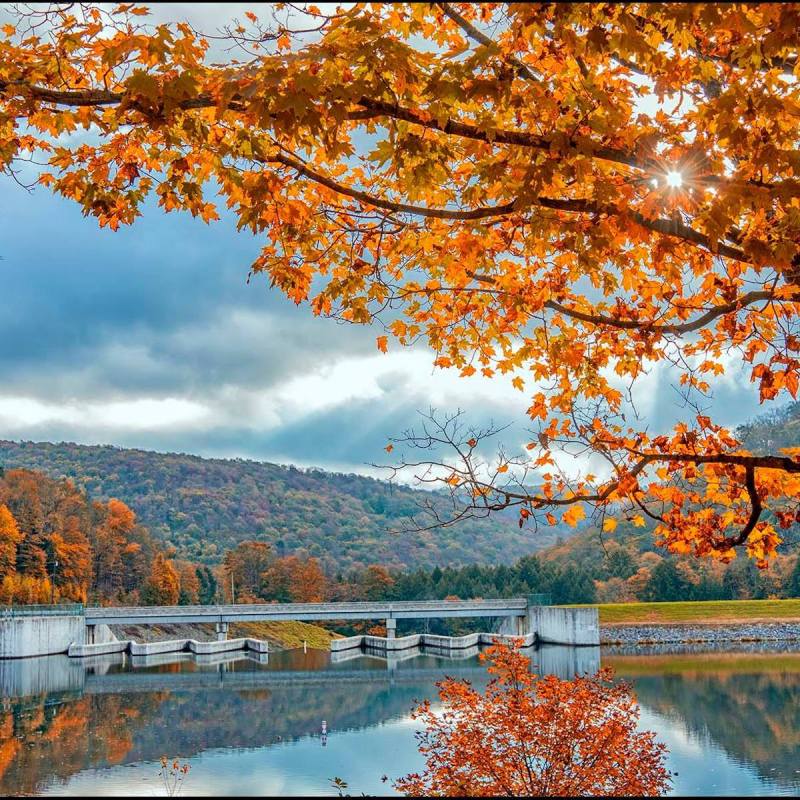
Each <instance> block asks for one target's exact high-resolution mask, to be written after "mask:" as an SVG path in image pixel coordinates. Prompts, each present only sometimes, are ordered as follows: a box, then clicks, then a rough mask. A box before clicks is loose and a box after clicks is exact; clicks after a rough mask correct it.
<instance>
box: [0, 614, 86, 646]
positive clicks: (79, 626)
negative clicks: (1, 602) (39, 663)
mask: <svg viewBox="0 0 800 800" xmlns="http://www.w3.org/2000/svg"><path fill="white" fill-rule="evenodd" d="M54 608H55V611H51V610H50V609H41V611H40V612H39V610H38V609H36V608H35V607H31V608H30V610H28V609H26V608H25V607H24V606H22V607H19V608H12V609H5V610H4V611H2V612H0V659H3V658H29V657H31V656H49V655H55V654H57V653H66V652H67V650H68V649H69V646H70V644H72V643H73V642H82V641H83V637H84V635H85V633H84V627H85V626H84V620H83V616H82V615H80V614H78V613H76V612H74V613H58V608H57V607H54Z"/></svg>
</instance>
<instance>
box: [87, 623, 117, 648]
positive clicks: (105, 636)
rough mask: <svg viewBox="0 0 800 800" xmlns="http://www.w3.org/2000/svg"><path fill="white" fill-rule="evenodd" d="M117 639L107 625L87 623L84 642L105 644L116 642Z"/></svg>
mask: <svg viewBox="0 0 800 800" xmlns="http://www.w3.org/2000/svg"><path fill="white" fill-rule="evenodd" d="M118 641H119V639H117V637H116V636H115V635H114V632H113V631H112V630H111V628H109V627H108V625H87V626H86V640H85V642H84V643H85V644H106V643H108V642H118Z"/></svg>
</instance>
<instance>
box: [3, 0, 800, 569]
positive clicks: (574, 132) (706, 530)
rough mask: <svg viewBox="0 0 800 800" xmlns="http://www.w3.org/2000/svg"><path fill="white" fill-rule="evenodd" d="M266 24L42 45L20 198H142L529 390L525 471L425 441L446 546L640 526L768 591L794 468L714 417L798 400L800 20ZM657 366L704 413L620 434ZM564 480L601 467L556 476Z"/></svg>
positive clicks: (27, 102)
mask: <svg viewBox="0 0 800 800" xmlns="http://www.w3.org/2000/svg"><path fill="white" fill-rule="evenodd" d="M274 13H275V18H274V19H273V20H272V21H266V22H265V21H264V20H260V19H258V18H257V17H256V16H255V15H254V14H251V13H248V14H247V15H246V17H247V19H246V20H244V21H242V22H236V21H235V22H233V23H232V24H231V26H230V27H228V28H227V29H225V31H224V32H223V33H221V34H219V36H218V38H221V39H223V40H224V41H223V42H222V43H221V44H222V45H231V44H232V45H233V46H234V48H238V49H234V50H233V51H231V49H230V47H225V48H223V50H224V53H225V54H226V56H225V58H224V59H223V60H222V62H220V61H219V59H216V60H215V59H214V58H212V57H211V56H210V55H209V46H210V44H209V43H210V41H213V37H208V36H206V37H204V36H203V35H202V34H201V33H199V32H197V31H195V30H194V29H193V28H192V27H190V25H188V24H186V23H183V22H177V23H175V24H157V25H156V24H152V23H149V17H148V14H147V10H146V9H145V8H142V7H138V6H134V5H131V4H125V5H121V6H119V7H117V8H116V9H113V10H111V11H106V10H101V9H100V8H98V7H93V6H92V5H88V4H75V3H70V4H63V5H57V6H54V7H52V8H50V9H48V10H36V8H35V7H34V8H33V10H29V11H28V12H24V13H22V14H21V16H20V17H19V19H18V20H17V22H16V24H10V23H9V24H6V25H5V26H4V28H3V32H2V38H0V167H2V168H3V169H4V170H5V171H6V172H7V173H9V174H12V175H16V176H17V179H18V180H22V177H21V176H20V175H19V174H18V173H19V170H20V169H21V168H22V166H23V165H22V162H24V161H26V160H28V161H32V162H33V163H34V164H35V165H41V166H36V167H34V168H35V169H36V170H37V176H36V180H37V181H38V183H39V184H41V185H44V186H48V187H50V188H51V189H52V190H54V191H55V192H58V193H60V194H61V195H63V196H65V197H68V198H71V199H73V200H74V201H76V202H77V203H78V204H80V206H81V207H82V209H83V210H84V212H85V213H86V214H89V215H93V216H95V217H96V218H97V219H98V220H99V223H100V225H103V226H110V227H111V228H114V229H116V228H117V227H118V226H119V225H121V224H130V223H133V222H134V220H135V219H136V218H137V216H139V214H140V213H141V209H142V205H143V202H144V201H145V199H146V198H147V197H148V196H155V197H156V198H157V201H158V203H159V205H160V206H161V207H162V208H163V209H164V210H165V211H172V210H176V209H182V210H187V211H189V212H190V213H192V214H193V215H196V216H200V217H202V218H203V219H204V220H206V221H209V222H210V221H212V220H215V219H217V216H218V210H217V207H218V206H219V205H224V206H227V208H228V209H230V211H231V213H233V214H234V215H235V216H236V218H237V220H238V224H239V227H240V228H243V229H248V230H250V231H252V232H253V233H255V234H257V235H259V236H260V237H262V239H263V248H262V249H261V251H260V254H259V255H258V257H257V258H256V259H255V261H254V262H253V263H252V265H251V267H250V268H251V271H252V273H255V274H260V273H263V274H265V275H266V276H268V278H269V280H270V282H271V283H272V284H273V285H274V286H277V287H278V288H279V289H280V290H281V291H283V292H285V293H286V295H287V296H288V297H290V298H292V299H293V300H294V301H295V302H296V303H307V304H308V305H309V306H310V308H311V310H312V311H313V313H315V314H319V315H335V316H338V317H340V318H343V319H345V320H349V321H351V322H354V323H371V322H375V321H377V322H378V324H382V325H383V329H382V330H381V331H380V335H379V336H378V337H377V346H378V348H380V349H381V350H386V349H387V348H388V346H389V339H390V338H393V339H394V340H397V341H398V342H399V343H401V344H404V345H405V344H411V343H413V342H415V341H417V340H420V339H421V340H423V341H426V342H427V344H428V345H429V346H430V347H431V348H432V350H433V351H434V352H435V364H436V366H438V367H441V368H450V369H455V370H458V371H459V372H460V374H461V375H463V376H465V377H466V376H470V375H473V374H475V373H478V374H482V375H484V376H488V377H494V376H498V379H500V377H501V376H507V378H505V379H507V380H510V381H511V383H512V384H513V386H514V387H516V389H518V390H520V391H523V392H526V393H527V394H528V396H529V397H530V406H529V409H528V416H529V417H530V420H531V421H532V422H533V424H534V425H537V426H538V431H535V430H534V433H533V435H532V436H531V437H530V438H531V441H530V443H529V444H528V445H527V450H524V449H523V451H522V455H511V456H506V455H503V454H502V453H501V454H500V455H499V457H498V458H493V459H492V460H491V463H489V462H486V463H484V462H483V461H480V460H479V456H478V453H479V451H480V447H479V445H480V437H478V436H475V435H472V434H470V433H469V432H467V433H465V434H464V435H463V436H461V435H460V434H459V433H458V430H460V429H457V430H455V431H454V429H453V426H452V425H451V424H450V423H452V419H451V420H449V421H448V420H446V421H445V422H444V423H442V425H441V427H442V428H444V430H445V433H444V435H440V430H439V429H438V428H435V429H434V430H432V431H427V432H423V434H422V435H421V436H417V437H414V436H412V437H411V439H412V443H415V444H422V445H423V446H426V445H430V444H431V443H444V444H447V445H452V446H454V447H455V448H456V452H455V453H454V454H451V456H449V457H447V458H445V457H442V460H440V461H439V462H438V464H439V466H438V467H437V466H434V467H433V471H432V472H429V473H425V474H428V475H430V476H431V479H433V480H436V481H441V482H443V484H445V485H446V486H449V487H450V488H451V489H452V491H453V493H454V496H455V497H457V507H455V508H454V513H453V515H452V516H451V517H448V518H445V519H440V520H438V521H437V523H442V524H448V523H451V522H453V521H455V520H457V519H458V518H460V517H462V516H465V515H469V514H476V513H491V512H492V511H494V510H496V509H504V508H509V507H514V508H516V510H517V511H518V513H519V522H520V524H524V523H525V522H526V521H527V522H528V523H529V524H539V523H542V522H548V523H550V524H552V523H555V522H557V521H559V519H561V520H563V521H565V522H567V523H568V524H571V525H575V524H577V523H578V522H579V521H580V519H581V518H582V517H583V516H584V515H585V514H586V512H587V510H588V511H589V512H590V513H593V514H595V515H596V516H597V519H598V521H600V520H601V519H602V522H603V524H604V526H605V527H606V529H613V527H614V525H615V524H616V523H615V519H614V516H619V515H627V516H628V518H632V519H633V520H634V521H635V522H636V523H637V524H644V522H645V517H650V518H652V519H653V520H654V521H655V523H656V535H657V537H658V540H659V541H660V542H662V543H663V544H665V545H666V546H667V547H669V548H670V549H671V550H673V551H675V552H692V553H694V554H696V555H701V556H702V555H710V556H714V557H717V558H720V559H723V560H729V559H731V558H733V557H734V556H735V554H736V548H737V547H744V548H746V551H747V552H748V554H749V555H750V556H751V557H753V558H754V559H756V560H757V561H758V563H759V564H760V565H764V564H766V562H767V560H768V559H769V557H770V556H771V555H772V554H773V553H774V552H775V549H776V547H777V545H778V544H779V543H780V528H781V527H789V526H791V525H792V524H794V523H795V522H796V521H797V519H798V514H799V513H800V511H799V510H798V503H797V497H798V495H799V494H800V461H798V458H797V453H792V452H765V453H750V452H747V451H745V450H744V449H742V447H741V445H740V443H739V442H738V441H737V440H736V439H735V437H734V435H733V434H732V433H731V432H730V431H728V430H726V429H724V428H723V427H721V426H719V425H718V424H716V423H715V422H714V420H713V419H711V418H709V417H708V416H707V415H705V414H703V413H701V411H700V404H701V403H703V402H704V400H703V397H704V396H705V395H707V394H709V393H710V392H711V391H713V388H714V384H715V381H718V380H720V378H719V376H720V375H722V373H723V372H724V371H725V370H726V369H730V368H736V369H739V368H744V369H745V370H747V371H749V375H750V378H751V380H752V382H754V383H755V387H756V389H757V391H758V392H759V396H760V398H761V400H762V401H767V400H773V399H776V398H781V397H788V396H789V395H791V396H793V397H794V396H796V395H797V391H798V383H799V382H800V371H799V369H798V368H799V367H800V361H799V360H798V353H799V352H800V336H799V335H798V330H797V314H798V310H800V205H799V203H798V195H799V194H800V182H799V181H798V177H797V172H798V169H800V152H798V121H799V120H800V96H799V90H798V81H797V76H798V74H800V67H799V66H798V56H797V49H798V47H797V30H798V28H800V7H799V6H798V4H795V3H782V4H778V3H765V4H717V3H701V4H688V3H687V4H683V3H664V4H651V3H629V4H610V3H575V4H556V3H549V4H547V3H545V4H540V3H511V4H500V3H483V4H480V5H478V4H467V3H417V4H399V3H398V4H391V3H375V4H369V3H367V4H355V5H352V6H349V7H348V8H347V9H343V10H339V11H336V12H333V13H330V14H325V13H323V12H322V11H320V9H318V8H316V7H314V6H306V7H303V8H302V9H301V8H299V7H296V6H294V5H292V4H277V5H276V6H275V11H274ZM234 56H236V57H234ZM30 168H31V167H26V169H30ZM658 364H666V365H670V368H671V369H672V370H674V374H675V376H676V381H677V382H678V384H679V386H680V387H682V391H683V392H684V393H685V399H686V401H687V403H689V404H694V405H695V407H696V408H697V409H698V410H697V412H696V413H691V414H688V415H686V416H687V418H686V419H685V420H684V421H682V422H681V423H680V424H678V425H677V426H676V427H675V428H674V429H673V430H658V429H652V426H648V425H647V424H646V421H641V422H640V421H638V417H635V415H632V414H631V413H630V407H629V406H630V404H629V402H628V399H627V398H628V393H629V390H630V389H631V388H632V387H635V386H636V385H637V383H639V382H640V381H641V379H642V376H643V375H644V374H645V373H646V372H647V370H648V369H649V368H651V367H653V365H658ZM689 407H691V405H690V406H689ZM626 412H627V415H626ZM631 419H637V422H635V423H634V424H631ZM559 448H562V449H566V450H567V452H568V453H573V454H574V453H577V452H583V453H588V454H591V455H593V456H594V457H595V458H594V460H593V461H592V462H591V463H593V464H595V465H598V464H599V465H600V466H599V468H594V469H593V470H592V472H588V471H587V470H584V471H582V472H581V473H580V474H576V473H574V472H570V473H566V472H564V471H563V470H562V469H560V465H562V466H563V464H564V462H563V461H561V460H559V458H558V452H557V451H558V449H559ZM570 448H573V449H570ZM575 448H577V449H575ZM587 469H588V468H587ZM592 473H596V474H592ZM765 509H768V510H769V511H770V514H764V511H765ZM607 514H609V516H608V518H606V515H607Z"/></svg>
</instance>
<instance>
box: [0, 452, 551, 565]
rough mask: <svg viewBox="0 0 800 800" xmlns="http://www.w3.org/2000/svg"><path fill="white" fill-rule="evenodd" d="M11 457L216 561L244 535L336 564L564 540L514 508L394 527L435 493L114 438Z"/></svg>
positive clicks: (489, 551)
mask: <svg viewBox="0 0 800 800" xmlns="http://www.w3.org/2000/svg"><path fill="white" fill-rule="evenodd" d="M0 466H2V467H4V468H6V469H12V468H24V469H32V470H39V471H41V472H44V473H45V474H47V475H49V476H51V477H54V478H62V477H66V478H69V479H71V480H72V481H74V482H75V483H76V484H77V485H78V486H79V487H81V488H82V489H84V490H85V491H86V492H87V493H88V495H89V496H90V497H92V498H93V499H107V498H110V497H116V498H118V499H120V500H123V501H124V502H125V503H127V504H128V505H129V506H130V507H131V508H132V509H133V510H134V511H135V512H136V514H137V517H138V519H139V521H140V522H141V523H143V524H144V525H146V526H147V527H148V528H149V529H150V530H151V532H152V533H153V534H154V535H155V536H156V537H157V538H158V539H161V540H162V541H164V542H167V543H169V544H172V545H173V546H174V547H175V548H176V550H177V555H178V556H179V557H182V558H187V559H191V560H194V561H199V562H204V563H209V564H213V563H216V562H218V561H219V560H220V559H221V558H222V555H223V554H224V552H225V550H227V549H228V548H231V547H233V546H235V545H236V543H237V542H240V541H242V540H244V539H259V540H262V541H267V542H270V543H271V544H272V545H273V547H274V548H275V550H276V552H277V553H278V554H279V555H282V554H286V555H288V554H297V555H301V556H302V555H307V556H314V557H316V558H319V559H320V561H321V562H322V563H323V566H324V567H325V568H326V570H327V571H328V572H331V573H333V574H337V573H339V572H343V571H346V570H347V569H349V568H351V567H359V566H366V565H368V564H373V563H379V564H385V565H387V566H393V567H404V568H409V567H410V568H415V567H426V568H433V567H434V566H437V565H438V566H446V565H451V566H456V565H464V564H496V563H506V564H509V563H512V562H514V561H515V560H516V559H518V558H520V557H521V556H523V555H527V554H530V553H533V552H536V551H538V550H540V549H542V548H543V547H547V546H548V545H551V544H553V543H554V542H555V540H556V537H557V534H558V531H557V530H556V529H552V530H546V531H541V532H539V533H536V534H534V533H532V532H530V531H528V530H519V528H518V526H517V524H516V517H515V516H514V515H512V514H510V513H509V514H506V515H496V516H494V517H492V518H489V519H481V520H468V521H465V522H464V523H462V524H460V525H458V526H455V527H453V528H446V529H442V530H435V531H427V532H420V533H408V534H392V533H389V532H388V529H390V528H398V527H401V523H402V518H403V517H407V516H409V515H410V514H411V513H413V512H414V511H415V510H416V508H417V507H416V502H418V501H419V499H420V498H423V497H424V498H429V497H430V494H428V493H427V492H422V491H419V490H414V489H411V488H408V487H404V486H399V485H395V484H388V483H387V482H385V481H379V480H376V479H375V478H369V477H365V476H361V475H354V474H349V475H345V474H340V473H330V472H325V471H323V470H317V469H298V468H296V467H292V466H289V467H285V466H279V465H277V464H271V463H268V462H259V461H247V460H244V459H218V458H202V457H200V456H194V455H187V454H180V453H158V452H153V451H148V450H139V449H128V448H121V447H116V446H112V445H79V444H73V443H68V442H62V443H59V444H53V443H49V442H14V441H7V440H0Z"/></svg>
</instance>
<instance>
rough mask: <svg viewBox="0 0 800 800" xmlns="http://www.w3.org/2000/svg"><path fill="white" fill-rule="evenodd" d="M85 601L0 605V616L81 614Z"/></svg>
mask: <svg viewBox="0 0 800 800" xmlns="http://www.w3.org/2000/svg"><path fill="white" fill-rule="evenodd" d="M82 614H83V603H62V604H59V605H44V604H36V603H32V604H31V605H13V606H4V605H0V617H5V618H8V617H63V616H81V615H82Z"/></svg>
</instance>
